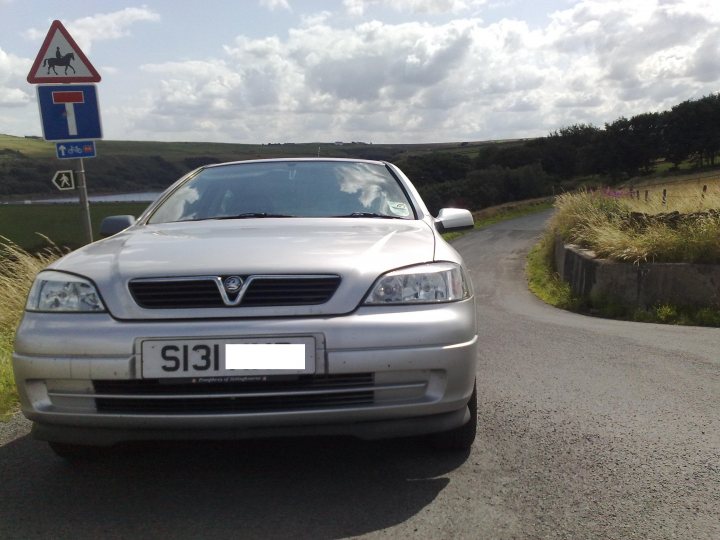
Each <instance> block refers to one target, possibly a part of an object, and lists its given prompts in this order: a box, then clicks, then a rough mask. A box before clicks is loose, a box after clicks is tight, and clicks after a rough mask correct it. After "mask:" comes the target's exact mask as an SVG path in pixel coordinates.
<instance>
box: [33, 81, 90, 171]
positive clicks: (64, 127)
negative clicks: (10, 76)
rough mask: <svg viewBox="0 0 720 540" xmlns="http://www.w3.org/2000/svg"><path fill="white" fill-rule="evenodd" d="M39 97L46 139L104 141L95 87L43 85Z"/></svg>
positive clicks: (39, 90) (88, 85)
mask: <svg viewBox="0 0 720 540" xmlns="http://www.w3.org/2000/svg"><path fill="white" fill-rule="evenodd" d="M37 96H38V105H39V107H40V118H41V120H42V126H43V137H44V138H45V140H47V141H74V140H83V139H84V140H88V139H102V128H101V126H100V109H99V107H98V101H97V90H96V87H95V85H93V84H58V85H43V86H38V87H37ZM58 157H59V156H58ZM75 157H81V156H75Z"/></svg>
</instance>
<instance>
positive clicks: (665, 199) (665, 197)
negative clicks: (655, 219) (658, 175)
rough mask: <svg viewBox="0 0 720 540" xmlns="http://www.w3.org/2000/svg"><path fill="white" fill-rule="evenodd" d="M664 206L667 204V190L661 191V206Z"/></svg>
mask: <svg viewBox="0 0 720 540" xmlns="http://www.w3.org/2000/svg"><path fill="white" fill-rule="evenodd" d="M666 204H667V189H663V198H662V205H663V206H665V205H666Z"/></svg>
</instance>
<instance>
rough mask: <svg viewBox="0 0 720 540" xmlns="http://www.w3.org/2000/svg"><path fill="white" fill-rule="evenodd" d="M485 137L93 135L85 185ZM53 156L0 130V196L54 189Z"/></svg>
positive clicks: (401, 151)
mask: <svg viewBox="0 0 720 540" xmlns="http://www.w3.org/2000/svg"><path fill="white" fill-rule="evenodd" d="M487 144H488V143H483V142H458V143H442V144H366V143H356V142H355V143H322V142H320V143H317V142H314V143H303V144H291V143H285V144H223V143H191V142H148V141H142V142H141V141H98V142H97V157H95V158H92V159H86V160H85V161H84V163H85V170H86V172H87V180H88V191H89V192H90V193H91V194H92V193H124V192H133V191H152V190H160V189H163V188H165V187H167V186H168V185H169V184H170V183H172V182H173V181H174V180H176V179H177V178H179V177H180V176H182V175H183V174H184V173H186V172H188V171H190V170H192V169H195V168H197V167H199V166H200V165H204V164H208V163H218V162H223V161H235V160H243V159H263V158H277V157H310V156H318V155H320V156H323V157H350V158H363V159H380V160H387V161H393V162H394V161H398V160H403V159H407V157H409V156H417V155H424V154H428V153H432V152H437V151H443V152H451V153H456V154H458V155H463V156H466V157H473V156H475V155H477V152H478V148H479V147H480V146H483V145H487ZM75 163H76V161H75V160H59V159H57V158H56V157H55V145H54V144H53V143H50V142H46V141H44V140H42V139H39V138H36V137H13V136H10V135H0V201H3V200H5V201H11V200H17V199H25V198H30V197H32V196H43V197H46V196H52V195H57V194H58V193H57V191H56V190H55V189H54V188H53V187H52V185H51V183H50V179H51V178H52V175H53V173H54V171H56V170H59V169H63V168H70V167H75V166H76V165H75Z"/></svg>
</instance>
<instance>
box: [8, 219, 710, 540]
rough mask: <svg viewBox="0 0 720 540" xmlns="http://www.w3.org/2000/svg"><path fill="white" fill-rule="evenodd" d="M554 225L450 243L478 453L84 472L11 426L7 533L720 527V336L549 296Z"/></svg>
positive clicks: (281, 452) (171, 457) (166, 464)
mask: <svg viewBox="0 0 720 540" xmlns="http://www.w3.org/2000/svg"><path fill="white" fill-rule="evenodd" d="M546 218H547V214H539V215H535V216H529V217H526V218H520V219H516V220H512V221H507V222H504V223H500V224H496V225H494V226H492V227H489V228H487V229H484V230H480V231H475V232H472V233H470V234H468V235H466V236H464V237H462V238H460V239H458V240H457V241H456V242H455V246H456V247H457V248H458V249H459V250H460V251H461V253H462V254H463V256H464V257H465V259H466V262H467V263H468V266H469V267H470V269H471V275H472V279H473V282H474V285H475V292H476V295H477V298H478V301H479V302H478V304H479V306H478V311H479V317H480V342H481V347H480V359H479V365H478V385H479V387H478V389H479V402H480V403H479V428H478V437H477V440H476V443H475V446H474V448H473V450H472V452H470V453H469V454H460V455H447V454H445V455H443V454H438V453H437V452H433V451H431V450H430V449H428V448H427V447H426V446H425V445H423V444H422V442H421V441H416V440H395V441H384V442H358V441H346V440H338V439H325V440H291V441H288V440H282V441H257V442H252V443H247V442H245V443H226V444H208V443H202V444H163V445H157V446H152V445H148V446H143V447H133V448H125V449H121V450H117V451H115V452H114V453H112V454H111V455H109V456H105V457H104V458H103V459H101V460H99V461H97V462H91V463H87V464H84V465H82V466H77V465H75V466H73V465H69V464H67V463H65V462H64V461H62V460H61V459H59V458H56V457H55V456H54V455H53V454H52V453H51V451H50V450H49V449H48V448H47V447H46V446H45V445H44V444H43V443H39V442H36V441H34V440H32V439H31V438H30V437H28V436H27V435H24V434H23V431H22V427H21V429H20V432H19V434H20V436H19V437H18V436H16V435H15V436H12V435H7V433H8V432H9V429H5V433H6V436H5V437H4V439H6V440H0V444H2V446H0V538H2V539H14V538H18V539H20V538H22V539H28V538H73V539H85V538H88V539H89V538H93V539H95V538H133V539H137V538H156V537H165V538H313V539H330V538H346V537H358V536H362V537H367V538H404V537H410V538H428V539H430V538H432V539H436V538H472V539H476V538H477V539H483V538H488V539H490V538H498V539H510V538H531V539H534V538H567V539H584V538H612V539H632V538H638V539H640V538H642V539H645V538H653V539H662V538H679V539H717V538H720V330H718V329H707V328H687V327H685V328H683V327H669V326H661V325H652V324H636V323H628V322H620V321H608V320H602V319H597V318H590V317H585V316H581V315H576V314H571V313H566V312H563V311H559V310H555V309H553V308H551V307H549V306H546V305H544V304H542V303H541V302H540V301H538V300H537V299H535V298H534V297H533V296H532V295H531V294H530V293H529V292H528V291H527V288H526V285H525V280H524V276H523V266H524V262H525V255H526V253H527V250H528V249H529V248H530V246H531V245H532V243H533V242H534V239H535V238H537V236H538V235H539V233H540V231H541V229H542V227H543V222H544V220H545V219H546ZM0 434H2V430H0Z"/></svg>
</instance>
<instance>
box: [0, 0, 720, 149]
mask: <svg viewBox="0 0 720 540" xmlns="http://www.w3.org/2000/svg"><path fill="white" fill-rule="evenodd" d="M140 2H142V0H140ZM54 19H59V20H61V21H62V22H63V24H64V25H65V27H66V28H67V29H68V30H69V32H70V34H71V35H72V37H73V38H74V39H75V40H76V41H77V42H78V44H79V46H80V47H81V48H82V50H83V51H84V52H85V54H86V55H87V56H88V58H89V59H90V61H91V62H92V64H93V65H94V66H95V68H96V69H97V70H98V71H99V72H100V74H101V76H102V82H100V83H99V90H98V91H99V96H100V106H101V114H102V122H103V128H104V135H105V138H106V139H121V140H158V141H163V140H164V141H170V140H185V141H218V142H239V143H268V142H283V141H288V142H302V141H336V140H342V141H366V142H376V143H380V142H405V143H418V142H442V141H464V140H488V139H506V138H519V137H534V136H540V135H546V134H547V133H548V132H550V131H552V130H555V129H558V128H560V127H562V126H566V125H570V124H575V123H593V124H596V125H600V126H602V125H603V124H604V122H610V121H612V120H614V119H616V118H618V117H619V116H623V115H624V116H631V115H633V114H637V113H641V112H646V111H660V110H665V109H668V108H670V107H671V106H672V105H674V104H676V103H679V102H681V101H684V100H686V99H691V98H698V97H701V96H703V95H707V94H710V93H714V92H718V91H720V9H718V1H717V0H592V1H591V0H387V1H385V0H335V1H329V0H225V1H219V0H205V1H203V2H196V1H193V2H178V1H176V0H146V1H145V2H144V3H135V2H133V1H132V0H127V1H126V0H94V1H92V2H74V3H73V2H68V1H67V0H63V1H62V2H61V1H50V0H0V133H9V134H12V135H39V134H40V133H41V128H40V120H39V114H38V111H37V104H36V101H35V89H34V87H33V85H30V84H28V83H27V81H26V76H27V74H28V72H29V70H30V66H31V64H32V62H33V60H34V59H35V56H36V55H37V53H38V51H39V48H40V45H41V44H42V41H43V39H44V37H45V35H46V33H47V31H48V29H49V27H50V24H51V22H52V21H53V20H54Z"/></svg>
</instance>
